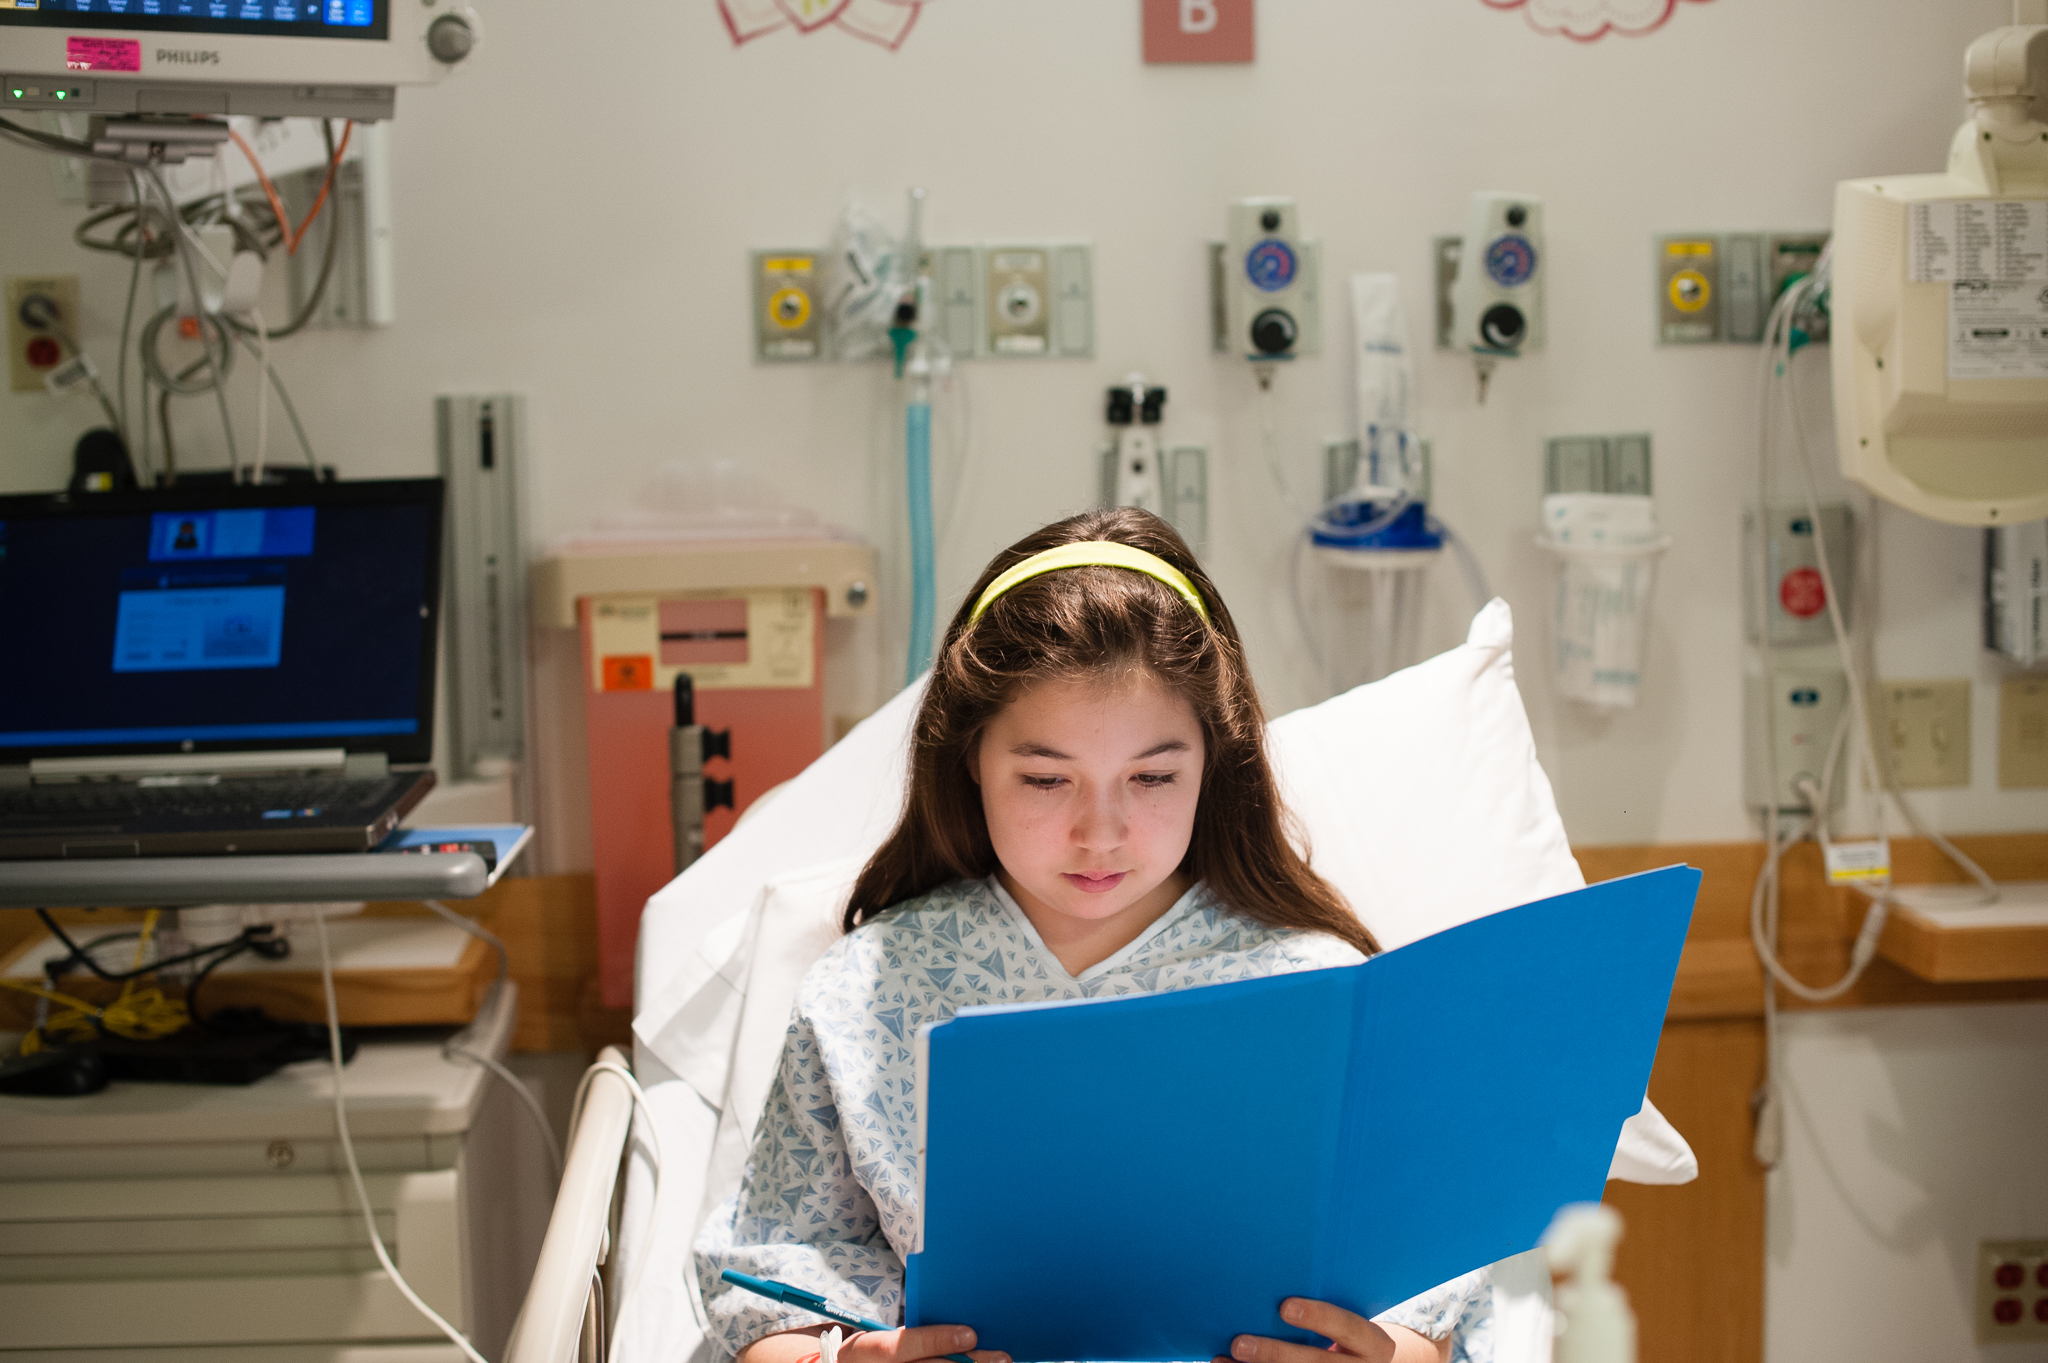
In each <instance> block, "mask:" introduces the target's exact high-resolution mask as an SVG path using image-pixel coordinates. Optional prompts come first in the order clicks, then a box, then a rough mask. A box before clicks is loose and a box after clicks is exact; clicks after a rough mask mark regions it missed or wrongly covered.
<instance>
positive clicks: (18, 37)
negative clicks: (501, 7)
mask: <svg viewBox="0 0 2048 1363" xmlns="http://www.w3.org/2000/svg"><path fill="white" fill-rule="evenodd" d="M481 34H482V30H481V27H480V24H479V21H478V19H477V15H476V12H475V11H474V10H472V9H470V8H468V7H467V6H466V5H463V4H461V3H459V0H425V3H423V4H422V3H418V0H0V78H4V79H0V110H4V111H6V112H13V111H17V110H28V109H53V110H62V111H65V112H70V111H72V110H79V111H82V112H85V113H88V114H99V115H104V116H107V117H123V116H130V115H136V114H169V115H180V114H214V115H218V114H252V115H256V116H259V117H265V118H283V117H293V116H298V117H310V118H354V119H359V120H375V119H385V118H389V117H391V114H392V107H393V101H394V94H395V91H396V87H398V86H400V85H430V84H432V83H434V82H435V81H438V80H440V79H441V77H442V76H443V75H445V74H446V73H447V72H448V70H449V68H450V67H452V66H453V65H455V63H457V62H459V61H461V60H462V59H463V58H464V57H466V56H468V55H469V53H470V50H471V49H472V48H474V47H475V46H476V44H477V42H478V40H479V38H480V37H481Z"/></svg>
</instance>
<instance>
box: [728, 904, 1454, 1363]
mask: <svg viewBox="0 0 2048 1363" xmlns="http://www.w3.org/2000/svg"><path fill="white" fill-rule="evenodd" d="M1362 959H1363V958H1362V957H1361V956H1360V955H1359V953H1358V951H1357V950H1356V949H1355V948H1353V947H1352V946H1351V945H1349V944H1348V943H1346V942H1343V941H1341V940H1339V939H1337V938H1335V937H1330V936H1327V935H1325V934H1322V933H1316V932H1304V931H1300V930H1298V929H1290V928H1272V927H1266V926H1264V925H1263V924H1259V923H1256V922H1253V921H1251V920H1250V919H1247V918H1244V917H1241V916H1239V915H1237V914H1235V913H1233V912H1231V911H1230V910H1228V909H1226V908H1224V907H1223V906H1222V905H1221V904H1220V903H1218V902H1217V901H1216V900H1215V899H1214V898H1213V897H1212V896H1210V895H1209V894H1208V893H1207V891H1206V890H1205V889H1204V888H1203V887H1202V886H1199V885H1198V886H1196V887H1195V888H1194V889H1192V890H1190V891H1189V892H1188V893H1187V894H1185V895H1183V896H1182V897H1181V898H1180V900H1179V901H1178V902H1177V903H1175V904H1174V905H1173V907H1172V908H1170V909H1168V910H1167V911H1166V913H1165V914H1164V915H1162V916H1161V917H1160V919H1159V921H1158V922H1156V923H1154V924H1153V925H1152V926H1151V927H1150V928H1148V929H1147V930H1146V931H1145V933H1144V934H1143V935H1142V936H1140V937H1139V938H1138V940H1137V941H1135V942H1132V943H1131V944H1130V945H1129V946H1127V947H1125V948H1124V949H1123V950H1121V951H1119V952H1117V953H1116V954H1115V955H1113V956H1111V957H1109V958H1108V959H1107V960H1104V961H1101V962H1099V963H1097V964H1095V965H1093V966H1090V967H1089V968H1088V969H1086V970H1084V971H1082V972H1081V973H1080V975H1079V976H1078V977H1077V976H1074V975H1070V974H1068V973H1067V970H1066V968H1065V967H1064V966H1062V965H1061V964H1060V962H1059V959H1058V958H1057V957H1056V956H1054V955H1053V953H1052V952H1051V951H1049V950H1047V949H1046V946H1045V944H1044V943H1043V942H1042V941H1040V940H1039V937H1038V933H1037V930H1036V929H1034V928H1033V927H1032V926H1031V922H1030V920H1029V919H1028V918H1026V917H1025V915H1024V912H1023V910H1022V909H1020V908H1019V907H1018V906H1017V902H1016V901H1015V900H1014V899H1012V898H1011V897H1010V896H1009V894H1008V893H1007V892H1006V891H1005V890H1004V889H1003V888H1002V886H1001V884H1000V883H999V882H998V881H997V880H996V879H995V878H994V877H990V878H989V879H987V880H969V881H958V882H955V883H953V884H950V885H945V886H941V887H940V888H938V889H936V890H933V891H931V892H930V893H929V894H926V895H923V896H921V897H919V898H917V899H914V900H910V901H907V902H906V903H903V904H901V905H898V906H896V907H895V908H893V909H891V910H890V911H889V912H888V913H887V914H885V915H883V916H882V917H881V918H880V919H878V920H877V921H875V922H872V923H869V924H867V925H864V926H863V927H861V928H859V929H858V930H856V931H854V932H852V933H850V934H848V935H847V936H845V937H843V938H841V939H840V940H839V941H837V942H835V943H834V944H833V945H832V946H831V948H830V949H828V950H827V951H826V952H825V954H824V955H823V956H822V957H820V958H819V960H818V962H817V964H815V965H813V966H812V967H811V969H810V972H809V973H808V974H806V975H805V976H804V979H803V984H802V986H801V987H800V988H799V989H798V991H797V998H796V1011H795V1016H794V1017H793V1018H792V1020H791V1023H790V1028H789V1036H788V1039H787V1040H786V1041H785V1042H784V1044H783V1049H782V1061H781V1064H780V1067H779V1068H778V1070H777V1073H776V1077H775V1085H774V1088H773V1090H772V1091H771V1092H770V1094H769V1096H768V1102H767V1106H766V1107H765V1108H764V1110H763V1112H762V1115H761V1124H760V1127H759V1128H758V1129H757V1130H756V1132H755V1136H754V1145H753V1149H752V1151H751V1153H750V1154H749V1156H748V1161H747V1168H746V1175H745V1178H744V1181H743V1182H742V1183H741V1186H740V1189H739V1191H738V1192H737V1193H735V1194H734V1195H733V1196H732V1197H730V1198H728V1199H726V1201H725V1203H724V1205H722V1206H721V1207H719V1208H718V1210H717V1211H715V1212H713V1213H712V1215H711V1218H710V1220H709V1221H708V1222H707V1223H706V1224H705V1227H704V1230H703V1232H702V1233H701V1235H700V1236H699V1237H698V1240H697V1245H696V1264H697V1273H698V1278H699V1281H700V1284H701V1286H702V1288H703V1294H704V1304H705V1309H706V1312H707V1314H708V1316H709V1318H710V1326H711V1329H710V1335H711V1338H712V1339H714V1340H716V1341H718V1342H719V1343H721V1344H722V1345H723V1346H724V1348H725V1349H726V1350H727V1351H728V1352H730V1353H734V1354H737V1353H738V1352H739V1351H740V1350H741V1349H743V1348H745V1347H746V1346H747V1345H748V1344H751V1343H752V1342H753V1341H755V1340H757V1339H759V1338H761V1337H762V1336H763V1335H768V1334H773V1333H775V1332H776V1331H779V1330H787V1329H792V1328H796V1327H801V1326H809V1325H819V1324H823V1323H824V1322H823V1320H822V1319H821V1318H820V1317H818V1316H816V1315H814V1314H812V1313H810V1312H807V1311H803V1310H800V1309H797V1308H795V1307H788V1306H783V1305H781V1304H779V1303H776V1302H771V1301H768V1300H767V1299H766V1298H763V1297H759V1296H755V1295H753V1294H751V1293H748V1292H744V1291H741V1290H740V1289H738V1288H733V1287H730V1286H728V1285H727V1284H725V1283H724V1282H722V1281H721V1280H720V1278H719V1274H720V1273H721V1272H723V1271H724V1270H726V1269H728V1268H732V1269H738V1270H739V1271H741V1272H743V1273H751V1274H754V1275H755V1276H757V1277H763V1278H777V1279H780V1280H782V1281H784V1282H788V1283H793V1284H795V1285H796V1286H798V1287H803V1288H807V1289H809V1290H811V1291H813V1292H820V1293H823V1294H825V1295H826V1296H827V1297H828V1298H829V1299H830V1300H831V1302H832V1304H833V1306H834V1307H835V1308H837V1309H839V1310H842V1311H852V1312H855V1313H857V1314H860V1315H863V1316H868V1317H870V1318H873V1319H876V1320H885V1321H898V1320H901V1319H902V1315H903V1253H904V1250H905V1249H906V1248H907V1247H908V1246H910V1245H911V1244H912V1243H913V1242H914V1240H915V1236H916V1227H917V1220H918V1196H919V1178H918V1156H917V1151H916V1146H915V1144H914V1131H915V1122H914V1120H913V1117H912V1111H913V1108H914V1105H915V1103H916V1099H917V1095H916V1086H917V1075H916V1066H915V1062H914V1060H913V1058H912V1057H913V1053H912V1049H911V1047H912V1042H913V1040H914V1039H915V1037H916V1035H917V1031H918V1028H920V1027H922V1026H924V1025H925V1024H926V1023H930V1022H940V1021H943V1020H945V1019H946V1018H949V1017H951V1016H952V1015H953V1014H954V1013H955V1012H956V1011H957V1010H959V1009H961V1008H964V1007H967V1006H969V1005H973V1004H989V1003H1038V1002H1044V1001H1049V1000H1054V999H1086V998H1111V997H1115V996H1117V995H1122V994H1147V993H1164V992H1166V991H1168V990H1173V989H1186V988H1189V987H1192V986H1195V985H1205V984H1221V983H1224V982H1226V981H1230V980H1243V979H1255V978H1259V977H1261V976H1266V975H1279V974H1286V973H1288V972H1291V971H1297V970H1319V969H1322V968H1324V967H1328V966H1343V965H1355V964H1357V963H1358V962H1359V961H1360V960H1362ZM1491 1311H1492V1293H1491V1290H1490V1284H1489V1282H1488V1280H1487V1278H1486V1274H1485V1271H1484V1270H1481V1271H1480V1272H1478V1273H1474V1274H1468V1275H1467V1276H1466V1277H1464V1278H1459V1279H1457V1280H1455V1281H1453V1282H1450V1283H1446V1284H1444V1285H1443V1286H1442V1287H1440V1288H1437V1289H1435V1290H1433V1291H1431V1292H1427V1293H1424V1294H1423V1295H1422V1296H1420V1297H1417V1298H1415V1299H1413V1300H1412V1301H1408V1302H1404V1303H1402V1304H1401V1305H1400V1306H1397V1307H1395V1308H1394V1309H1393V1310H1392V1311H1389V1312H1386V1313H1385V1314H1383V1315H1381V1316H1379V1317H1377V1319H1379V1320H1380V1321H1382V1322H1388V1321H1392V1322H1396V1323H1399V1324H1402V1325H1406V1326H1408V1327H1409V1328H1411V1329H1415V1330H1418V1331H1420V1332H1421V1333H1423V1334H1425V1335H1428V1336H1429V1337H1431V1338H1435V1339H1441V1338H1442V1337H1443V1336H1444V1335H1445V1334H1446V1333H1447V1332H1450V1331H1451V1330H1453V1329H1456V1331H1457V1333H1458V1336H1459V1339H1458V1348H1457V1351H1456V1355H1455V1356H1456V1357H1457V1358H1458V1359H1460V1360H1464V1359H1467V1358H1469V1359H1470V1363H1487V1360H1488V1359H1490V1352H1491V1351H1490V1350H1485V1351H1484V1352H1480V1351H1478V1349H1477V1348H1476V1347H1475V1346H1481V1345H1482V1344H1483V1341H1484V1340H1485V1339H1486V1338H1487V1337H1488V1335H1489V1334H1490V1330H1489V1327H1490V1324H1491V1319H1490V1318H1491ZM1225 1343H1226V1341H1221V1340H1219V1341H1218V1345H1219V1347H1221V1346H1223V1345H1224V1344H1225Z"/></svg>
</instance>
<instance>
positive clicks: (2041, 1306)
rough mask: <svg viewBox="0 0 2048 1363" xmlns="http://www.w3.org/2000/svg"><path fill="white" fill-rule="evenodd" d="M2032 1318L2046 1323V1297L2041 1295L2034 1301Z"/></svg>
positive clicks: (2047, 1300) (2047, 1323)
mask: <svg viewBox="0 0 2048 1363" xmlns="http://www.w3.org/2000/svg"><path fill="white" fill-rule="evenodd" d="M2034 1319H2035V1320H2038V1321H2040V1322H2041V1323H2042V1324H2043V1325H2048V1297H2042V1298H2041V1299H2040V1300H2038V1301H2036V1302H2035V1303H2034Z"/></svg>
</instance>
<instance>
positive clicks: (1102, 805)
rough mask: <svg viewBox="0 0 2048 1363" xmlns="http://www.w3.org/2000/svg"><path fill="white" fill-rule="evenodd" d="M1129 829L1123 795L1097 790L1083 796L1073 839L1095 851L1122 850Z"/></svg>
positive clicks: (1116, 790)
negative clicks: (1106, 849)
mask: <svg viewBox="0 0 2048 1363" xmlns="http://www.w3.org/2000/svg"><path fill="white" fill-rule="evenodd" d="M1128 826H1129V820H1128V819H1127V818H1126V817H1125V813H1124V801H1123V792H1122V791H1121V790H1120V789H1115V788H1112V789H1108V790H1104V789H1102V788H1100V787H1097V788H1095V789H1093V790H1090V791H1087V792H1085V793H1084V794H1083V796H1082V799H1081V801H1080V807H1079V808H1078V809H1076V810H1075V811H1074V825H1073V839H1074V842H1075V843H1076V844H1078V845H1079V846H1081V847H1085V848H1088V849H1090V850H1091V851H1093V850H1101V849H1105V848H1110V847H1118V846H1121V845H1122V844H1123V841H1124V833H1125V830H1126V829H1127V828H1128Z"/></svg>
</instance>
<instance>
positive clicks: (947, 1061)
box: [906, 866, 1700, 1363]
mask: <svg viewBox="0 0 2048 1363" xmlns="http://www.w3.org/2000/svg"><path fill="white" fill-rule="evenodd" d="M1699 882H1700V873H1699V872H1698V871H1695V870H1693V869H1691V868H1690V867H1685V866H1672V867H1667V868H1665V869H1664V870H1661V871H1650V872H1646V873H1644V874H1642V875H1636V876H1630V877H1627V878H1625V879H1621V880H1611V881H1606V882H1603V883H1601V884H1598V885H1593V886H1590V887H1588V888H1586V889H1583V890H1577V891H1574V892H1573V893H1571V894H1565V895H1559V896H1557V897H1556V898H1554V899H1545V900H1541V901H1539V902H1537V903H1534V904H1525V905H1523V906H1521V907H1520V908H1515V909H1509V910H1507V911H1505V912H1502V913H1497V914H1494V915H1492V916H1490V917H1486V918H1481V919H1478V920H1476V921H1474V922H1470V923H1466V924H1464V925H1462V926H1460V927H1456V928H1452V929H1450V930H1449V931H1448V932H1442V933H1438V934H1437V935H1435V936H1433V937H1427V938H1424V939H1423V940H1421V941H1419V942H1414V943H1411V944H1409V945H1407V946H1404V947H1402V948H1400V949H1399V950H1396V951H1389V952H1386V953H1384V954H1382V955H1379V956H1375V957H1373V958H1372V959H1370V960H1368V961H1366V962H1365V963H1364V964H1362V965H1357V966H1349V967H1344V968H1341V969H1335V970H1316V971H1309V972H1305V973H1301V974H1293V975H1281V976H1276V977H1273V978H1269V979H1261V980H1245V981H1241V982H1238V983H1233V984H1221V985H1212V986H1207V987H1204V988H1198V989H1188V990H1182V991H1178V992H1174V993H1167V994H1150V995H1142V996H1139V997H1134V998H1119V999H1104V1000H1095V1001H1088V1002H1081V1003H1071V1004H1061V1003H1055V1004H1038V1005H1029V1004H1027V1005H1020V1006H1015V1007H991V1008H968V1009H963V1010H962V1011H961V1012H960V1013H959V1014H958V1015H956V1016H955V1017H954V1018H952V1019H951V1020H949V1021H947V1022H943V1023H938V1024H935V1025H933V1026H931V1027H928V1028H926V1029H925V1030H924V1032H923V1033H922V1035H921V1037H920V1041H921V1044H922V1046H923V1048H924V1070H923V1073H924V1076H925V1088H924V1093H925V1140H924V1144H925V1162H924V1224H923V1243H922V1249H921V1252H919V1253H914V1254H912V1255H910V1256H909V1258H908V1261H907V1265H906V1266H907V1269H908V1279H909V1281H908V1296H909V1300H908V1303H907V1308H906V1319H907V1321H908V1323H909V1324H912V1325H919V1324H932V1323H940V1324H964V1325H971V1326H973V1327H974V1329H975V1330H976V1331H977V1332H978V1333H979V1335H980V1339H981V1344H980V1347H982V1348H984V1349H1000V1350H1004V1351H1007V1352H1008V1353H1009V1354H1010V1355H1011V1356H1012V1357H1013V1358H1015V1359H1017V1360H1019V1363H1024V1360H1059V1359H1095V1360H1170V1359H1209V1358H1211V1357H1214V1356H1215V1355H1218V1354H1226V1353H1228V1352H1229V1346H1230V1341H1231V1338H1232V1337H1233V1336H1235V1335H1238V1334H1244V1333H1251V1334H1263V1335H1269V1336H1272V1337H1275V1338H1282V1339H1291V1340H1297V1341H1299V1342H1302V1343H1320V1342H1321V1341H1320V1340H1319V1339H1317V1337H1315V1336H1313V1335H1309V1334H1307V1333H1305V1332H1303V1331H1301V1330H1299V1329H1296V1328H1294V1327H1292V1326H1289V1325H1286V1324H1285V1323H1283V1322H1282V1321H1281V1319H1280V1315H1279V1307H1280V1303H1281V1301H1282V1300H1284V1299H1285V1298H1287V1297H1290V1296H1304V1297H1313V1298H1317V1299H1320V1300H1324V1301H1331V1302H1335V1303H1337V1304H1338V1305H1340V1306H1343V1307H1346V1308H1348V1309H1350V1310H1352V1311H1356V1312H1358V1313H1359V1314H1361V1315H1367V1316H1370V1315H1374V1314H1376V1313H1378V1312H1381V1311H1384V1310H1386V1309H1387V1308H1388V1307H1390V1306H1394V1305H1396V1304H1398V1303H1400V1302H1402V1301H1405V1300H1407V1299H1408V1298H1410V1297H1412V1296H1415V1295H1416V1294H1418V1293H1420V1292H1424V1291H1426V1290H1428V1289H1429V1288H1431V1287H1434V1286H1436V1285H1437V1284H1439V1283H1443V1282H1447V1281H1449V1280H1450V1279H1452V1278H1455V1277H1457V1276H1458V1275H1460V1274H1462V1273H1467V1272H1470V1271H1471V1270H1473V1269H1475V1268H1479V1267H1482V1266H1483V1265H1486V1264H1489V1263H1492V1262H1494V1261H1495V1260H1497V1259H1503V1258H1506V1257H1507V1256H1509V1255H1511V1254H1516V1253H1519V1252H1521V1251H1523V1250H1526V1249H1531V1248H1533V1247H1534V1246H1535V1245H1536V1243H1537V1240H1538V1239H1539V1237H1541V1235H1542V1234H1543V1231H1544V1228H1545V1227H1546V1226H1548V1225H1549V1223H1550V1219H1551V1217H1552V1216H1553V1215H1554V1214H1555V1213H1556V1211H1557V1209H1558V1208H1559V1207H1560V1206H1562V1205H1564V1204H1566V1203H1569V1202H1593V1201H1598V1200H1599V1198H1600V1194H1601V1191H1602V1188H1603V1187H1604V1185H1605V1182H1606V1179H1607V1168H1608V1164H1609V1162H1610V1161H1611V1160H1612V1159H1613V1156H1614V1147H1615V1143H1616V1141H1617V1140H1618V1139H1619V1137H1620V1132H1621V1125H1622V1123H1623V1122H1624V1121H1626V1120H1627V1119H1628V1118H1629V1117H1631V1116H1633V1115H1634V1114H1635V1112H1636V1110H1637V1109H1638V1108H1639V1107H1640V1106H1641V1104H1642V1100H1643V1090H1644V1089H1645V1087H1646V1086H1647V1085H1648V1083H1649V1078H1650V1064H1651V1061H1652V1060H1653V1059H1654V1058H1655V1056H1656V1052H1657V1041H1658V1037H1659V1035H1660V1033H1661V1030H1662V1026H1663V1021H1664V1012H1665V1009H1666V1007H1667V1006H1668V1005H1669V1002H1670V998H1671V985H1672V980H1673V978H1674V977H1675V976H1676V974H1677V970H1678V955H1679V951H1680V949H1681V947H1682V946H1683V945H1684V942H1685V933H1686V927H1687V925H1688V924H1689V923H1690V921H1691V919H1692V907H1693V899H1694V897H1695V895H1696V894H1697V893H1698V890H1699Z"/></svg>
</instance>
